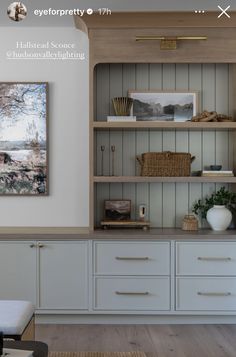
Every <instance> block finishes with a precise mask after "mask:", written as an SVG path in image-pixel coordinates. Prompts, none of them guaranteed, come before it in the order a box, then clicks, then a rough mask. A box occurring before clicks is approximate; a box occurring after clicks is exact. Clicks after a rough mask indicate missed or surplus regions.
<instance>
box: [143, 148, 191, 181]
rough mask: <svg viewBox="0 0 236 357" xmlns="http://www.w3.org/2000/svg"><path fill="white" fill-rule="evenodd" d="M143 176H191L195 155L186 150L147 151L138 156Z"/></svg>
mask: <svg viewBox="0 0 236 357" xmlns="http://www.w3.org/2000/svg"><path fill="white" fill-rule="evenodd" d="M137 160H138V162H139V163H140V165H141V176H169V177H170V176H190V174H191V162H192V161H193V160H194V157H191V154H189V153H184V152H170V151H166V152H147V153H144V154H142V155H141V156H138V157H137Z"/></svg>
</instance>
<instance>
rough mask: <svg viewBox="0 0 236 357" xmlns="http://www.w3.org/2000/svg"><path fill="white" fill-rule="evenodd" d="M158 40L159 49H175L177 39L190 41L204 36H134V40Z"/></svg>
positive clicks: (203, 38)
mask: <svg viewBox="0 0 236 357" xmlns="http://www.w3.org/2000/svg"><path fill="white" fill-rule="evenodd" d="M158 40H160V41H161V43H160V49H161V50H176V49H177V41H182V40H191V41H203V40H204V41H205V40H207V37H206V36H168V37H166V36H136V41H158Z"/></svg>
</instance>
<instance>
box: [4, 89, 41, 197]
mask: <svg viewBox="0 0 236 357" xmlns="http://www.w3.org/2000/svg"><path fill="white" fill-rule="evenodd" d="M47 171H48V170H47V83H0V194H1V195H35V196H38V195H47V194H48V187H47V186H48V185H47V182H48V180H47Z"/></svg>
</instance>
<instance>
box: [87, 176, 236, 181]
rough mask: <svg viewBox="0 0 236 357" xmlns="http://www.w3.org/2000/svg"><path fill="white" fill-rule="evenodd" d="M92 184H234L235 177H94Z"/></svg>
mask: <svg viewBox="0 0 236 357" xmlns="http://www.w3.org/2000/svg"><path fill="white" fill-rule="evenodd" d="M93 182H94V183H120V182H123V183H125V182H126V183H142V182H146V183H152V182H153V183H155V182H157V183H158V182H164V183H165V182H172V183H173V182H176V183H178V182H179V183H211V182H213V183H215V182H219V183H236V177H227V176H225V177H202V176H186V177H159V176H157V177H149V176H94V177H93Z"/></svg>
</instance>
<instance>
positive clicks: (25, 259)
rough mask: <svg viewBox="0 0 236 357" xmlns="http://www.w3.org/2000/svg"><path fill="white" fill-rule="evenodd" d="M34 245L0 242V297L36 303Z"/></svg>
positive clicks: (32, 243)
mask: <svg viewBox="0 0 236 357" xmlns="http://www.w3.org/2000/svg"><path fill="white" fill-rule="evenodd" d="M36 284H37V282H36V245H35V243H34V242H15V241H12V242H0V299H1V300H28V301H31V302H32V303H33V304H36V291H37V288H36Z"/></svg>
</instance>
